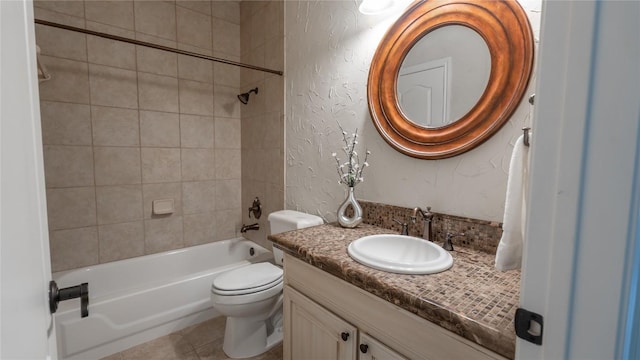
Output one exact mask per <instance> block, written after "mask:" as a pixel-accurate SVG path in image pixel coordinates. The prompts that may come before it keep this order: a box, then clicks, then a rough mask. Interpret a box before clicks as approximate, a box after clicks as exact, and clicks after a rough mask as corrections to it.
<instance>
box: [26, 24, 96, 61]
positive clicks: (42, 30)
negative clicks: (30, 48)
mask: <svg viewBox="0 0 640 360" xmlns="http://www.w3.org/2000/svg"><path fill="white" fill-rule="evenodd" d="M36 43H37V44H38V46H39V47H40V54H41V55H49V56H55V57H60V58H65V59H70V60H78V61H87V36H86V35H84V34H81V33H77V32H72V31H68V30H63V29H58V28H54V27H51V26H45V25H39V24H36Z"/></svg>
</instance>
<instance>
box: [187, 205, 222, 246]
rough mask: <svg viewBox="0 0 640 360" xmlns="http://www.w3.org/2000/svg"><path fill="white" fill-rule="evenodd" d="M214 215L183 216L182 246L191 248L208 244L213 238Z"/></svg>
mask: <svg viewBox="0 0 640 360" xmlns="http://www.w3.org/2000/svg"><path fill="white" fill-rule="evenodd" d="M214 216H215V215H214V213H201V214H193V215H185V216H184V245H185V246H193V245H200V244H206V243H210V242H212V241H213V240H214V238H215V231H216V224H215V218H214Z"/></svg>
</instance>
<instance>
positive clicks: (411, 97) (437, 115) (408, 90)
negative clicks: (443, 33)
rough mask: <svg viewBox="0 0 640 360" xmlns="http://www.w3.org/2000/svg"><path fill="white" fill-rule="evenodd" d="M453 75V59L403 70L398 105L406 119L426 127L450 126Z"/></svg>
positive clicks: (447, 58)
mask: <svg viewBox="0 0 640 360" xmlns="http://www.w3.org/2000/svg"><path fill="white" fill-rule="evenodd" d="M451 72H452V68H451V57H446V58H441V59H436V60H433V61H427V62H424V63H421V64H417V65H413V66H407V67H403V68H402V69H401V70H400V73H399V74H398V101H399V102H400V107H401V108H402V111H403V112H404V113H405V116H406V117H407V118H409V119H411V120H412V121H413V122H415V123H416V124H418V125H422V126H426V127H441V126H444V125H447V124H449V123H450V122H451V118H450V114H451V96H450V94H451V86H450V83H451V76H452V75H451Z"/></svg>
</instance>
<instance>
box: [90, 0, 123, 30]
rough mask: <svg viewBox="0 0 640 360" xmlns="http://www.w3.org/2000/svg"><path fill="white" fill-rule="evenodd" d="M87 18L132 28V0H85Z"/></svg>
mask: <svg viewBox="0 0 640 360" xmlns="http://www.w3.org/2000/svg"><path fill="white" fill-rule="evenodd" d="M85 17H86V18H87V20H91V21H96V22H99V23H103V24H109V25H113V26H117V27H121V28H124V29H129V30H133V1H127V0H117V1H86V2H85Z"/></svg>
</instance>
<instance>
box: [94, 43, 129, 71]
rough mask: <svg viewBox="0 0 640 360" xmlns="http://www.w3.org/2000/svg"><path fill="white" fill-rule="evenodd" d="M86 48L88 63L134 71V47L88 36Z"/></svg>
mask: <svg viewBox="0 0 640 360" xmlns="http://www.w3.org/2000/svg"><path fill="white" fill-rule="evenodd" d="M87 47H88V54H89V62H90V63H93V64H100V65H106V66H113V67H117V68H122V69H129V70H136V52H135V46H134V45H131V44H127V43H123V42H121V41H115V40H108V39H103V38H99V37H97V36H89V38H88V39H87Z"/></svg>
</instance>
